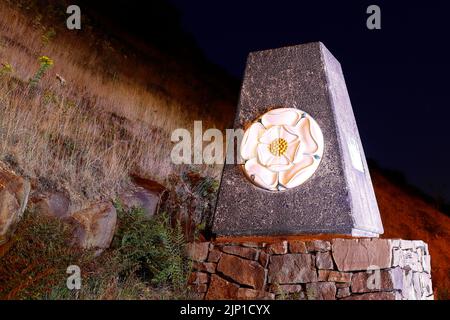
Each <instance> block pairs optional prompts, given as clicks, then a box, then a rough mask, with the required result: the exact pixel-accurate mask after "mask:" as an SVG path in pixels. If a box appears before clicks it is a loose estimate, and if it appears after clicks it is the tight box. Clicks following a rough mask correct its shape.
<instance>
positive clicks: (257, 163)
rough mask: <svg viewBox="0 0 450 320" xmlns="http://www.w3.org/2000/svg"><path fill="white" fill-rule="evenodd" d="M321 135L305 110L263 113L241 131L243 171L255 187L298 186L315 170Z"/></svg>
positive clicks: (321, 149)
mask: <svg viewBox="0 0 450 320" xmlns="http://www.w3.org/2000/svg"><path fill="white" fill-rule="evenodd" d="M322 156H323V135H322V131H321V130H320V127H319V125H318V124H317V122H316V121H315V120H314V119H313V118H311V116H309V115H308V114H307V113H306V112H303V111H301V110H298V109H294V108H279V109H274V110H271V111H269V112H267V113H265V114H264V115H263V116H262V117H261V118H259V119H258V120H257V121H256V122H254V123H253V124H252V125H251V126H250V127H249V128H248V129H247V130H246V131H245V134H244V138H243V140H242V144H241V157H242V158H243V159H244V161H245V163H244V165H243V170H244V173H245V174H246V175H247V177H248V178H249V179H250V180H251V181H252V182H253V183H254V184H255V185H257V186H259V187H261V188H264V189H267V190H272V191H282V190H286V189H291V188H295V187H298V186H299V185H301V184H302V183H304V182H305V181H306V180H308V179H309V178H310V177H311V176H312V175H313V174H314V172H315V171H316V170H317V168H318V166H319V164H320V161H321V159H322Z"/></svg>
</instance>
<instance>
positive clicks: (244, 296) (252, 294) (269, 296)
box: [237, 288, 275, 300]
mask: <svg viewBox="0 0 450 320" xmlns="http://www.w3.org/2000/svg"><path fill="white" fill-rule="evenodd" d="M237 299H238V300H274V299H275V295H274V294H273V293H269V292H265V291H260V290H254V289H248V288H239V289H238V293H237Z"/></svg>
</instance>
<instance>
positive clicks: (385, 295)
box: [342, 292, 396, 300]
mask: <svg viewBox="0 0 450 320" xmlns="http://www.w3.org/2000/svg"><path fill="white" fill-rule="evenodd" d="M342 300H396V294H395V292H374V293H365V294H352V295H351V296H349V297H347V298H343V299H342Z"/></svg>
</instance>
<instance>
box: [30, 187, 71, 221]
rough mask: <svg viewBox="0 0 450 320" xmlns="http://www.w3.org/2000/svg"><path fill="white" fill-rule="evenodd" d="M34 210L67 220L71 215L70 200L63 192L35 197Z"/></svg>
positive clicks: (33, 200)
mask: <svg viewBox="0 0 450 320" xmlns="http://www.w3.org/2000/svg"><path fill="white" fill-rule="evenodd" d="M31 201H32V202H33V210H34V211H35V212H37V213H39V214H44V215H47V216H51V217H56V218H62V219H64V218H67V217H68V216H69V215H70V213H69V206H70V199H69V197H68V196H66V195H65V194H63V193H61V192H54V193H45V194H41V195H38V196H35V197H33V199H32V200H31Z"/></svg>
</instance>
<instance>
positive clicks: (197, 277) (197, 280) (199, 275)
mask: <svg viewBox="0 0 450 320" xmlns="http://www.w3.org/2000/svg"><path fill="white" fill-rule="evenodd" d="M208 281H209V276H208V274H207V273H204V272H192V273H191V275H190V276H189V279H188V283H190V284H205V283H208Z"/></svg>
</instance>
